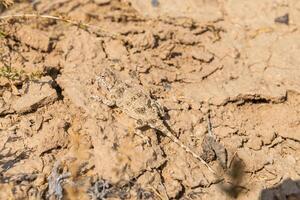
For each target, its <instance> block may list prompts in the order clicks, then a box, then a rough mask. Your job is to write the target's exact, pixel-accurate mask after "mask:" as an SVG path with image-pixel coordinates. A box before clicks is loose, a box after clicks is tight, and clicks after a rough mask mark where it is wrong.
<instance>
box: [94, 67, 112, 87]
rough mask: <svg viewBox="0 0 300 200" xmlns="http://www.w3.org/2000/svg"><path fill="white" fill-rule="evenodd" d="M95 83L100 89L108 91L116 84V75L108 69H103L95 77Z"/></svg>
mask: <svg viewBox="0 0 300 200" xmlns="http://www.w3.org/2000/svg"><path fill="white" fill-rule="evenodd" d="M96 81H97V83H98V85H99V86H100V87H104V88H105V89H107V90H110V89H112V88H113V87H114V85H115V84H116V81H117V79H116V74H115V73H114V72H113V71H112V70H111V69H108V68H105V69H104V70H103V71H102V72H101V73H100V74H99V75H98V76H97V77H96Z"/></svg>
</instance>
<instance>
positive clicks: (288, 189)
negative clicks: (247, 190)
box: [259, 178, 300, 200]
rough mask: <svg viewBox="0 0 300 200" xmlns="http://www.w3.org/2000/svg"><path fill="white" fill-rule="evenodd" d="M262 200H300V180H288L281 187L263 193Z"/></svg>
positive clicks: (265, 190)
mask: <svg viewBox="0 0 300 200" xmlns="http://www.w3.org/2000/svg"><path fill="white" fill-rule="evenodd" d="M259 199H260V200H298V199H300V180H296V181H293V180H292V179H290V178H288V179H285V180H284V181H283V182H282V183H281V184H280V185H278V186H276V187H273V188H267V189H264V190H262V191H261V193H260V198H259Z"/></svg>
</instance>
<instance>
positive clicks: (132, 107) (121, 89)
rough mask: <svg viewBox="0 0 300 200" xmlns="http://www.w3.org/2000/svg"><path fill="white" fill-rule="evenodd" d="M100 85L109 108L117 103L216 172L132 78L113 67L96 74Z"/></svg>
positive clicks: (98, 85) (123, 110) (133, 116)
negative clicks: (174, 130) (124, 77)
mask: <svg viewBox="0 0 300 200" xmlns="http://www.w3.org/2000/svg"><path fill="white" fill-rule="evenodd" d="M96 84H97V87H98V88H100V89H101V91H102V92H104V94H106V96H105V97H104V98H103V97H102V96H101V97H99V96H98V97H97V99H98V100H100V101H101V102H102V103H104V104H106V105H107V106H109V107H113V106H116V107H118V108H119V109H121V111H122V112H124V113H125V114H127V115H128V116H129V117H130V118H133V119H134V120H136V124H137V127H136V128H137V130H139V129H141V128H143V127H145V126H148V127H150V128H152V129H154V130H157V131H160V132H161V133H162V134H164V135H165V136H167V137H168V138H170V139H171V141H173V142H174V143H176V144H177V145H178V146H179V147H181V148H182V149H183V150H184V151H185V152H187V153H189V154H191V155H192V156H193V157H194V158H196V159H197V160H199V161H200V162H201V163H203V164H204V165H205V166H206V167H207V168H208V169H209V170H210V171H211V172H212V173H214V174H216V172H215V171H214V170H213V169H212V168H211V167H210V166H209V165H208V163H207V162H205V161H204V160H203V159H202V158H201V157H200V156H199V155H198V154H197V153H195V152H194V151H192V150H191V149H190V148H189V147H188V146H186V145H185V144H183V143H182V142H181V141H180V140H179V139H178V138H177V137H176V136H175V135H173V133H172V131H171V130H170V129H169V128H168V126H167V125H166V122H165V120H164V119H163V118H164V116H165V112H164V108H163V107H162V106H161V105H160V104H159V103H158V102H157V101H155V100H154V99H153V98H151V96H150V94H149V93H147V92H145V89H144V88H143V87H142V86H141V85H138V84H135V85H134V84H132V83H130V82H129V81H128V80H127V81H122V80H120V78H119V77H118V76H117V74H116V72H115V71H114V70H113V69H110V68H104V70H103V71H102V72H101V73H100V74H99V75H97V76H96Z"/></svg>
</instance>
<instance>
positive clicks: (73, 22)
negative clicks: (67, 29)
mask: <svg viewBox="0 0 300 200" xmlns="http://www.w3.org/2000/svg"><path fill="white" fill-rule="evenodd" d="M0 1H1V0H0ZM10 18H44V19H52V20H57V21H62V22H66V23H68V24H71V25H74V26H77V27H79V28H81V29H84V30H87V29H88V28H94V29H98V30H99V29H100V30H101V31H102V32H105V33H106V34H108V36H111V37H115V36H117V35H116V34H111V33H110V32H109V31H105V30H103V29H102V28H101V27H100V26H97V25H91V24H87V23H83V22H78V21H75V20H71V19H67V18H65V17H60V16H53V15H39V14H33V13H31V14H23V13H22V14H13V15H3V16H0V20H5V19H10Z"/></svg>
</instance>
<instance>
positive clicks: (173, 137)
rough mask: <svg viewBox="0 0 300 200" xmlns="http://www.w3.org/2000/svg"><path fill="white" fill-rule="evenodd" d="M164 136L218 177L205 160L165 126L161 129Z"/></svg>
mask: <svg viewBox="0 0 300 200" xmlns="http://www.w3.org/2000/svg"><path fill="white" fill-rule="evenodd" d="M159 130H160V131H161V132H162V133H163V134H165V135H166V136H167V137H168V138H170V139H171V140H172V141H173V142H175V143H176V144H177V145H179V146H180V147H181V148H182V149H183V150H184V151H186V152H187V153H190V154H191V155H192V156H193V157H194V158H196V159H198V160H199V161H200V162H201V163H203V164H204V165H205V166H206V167H207V168H208V170H209V171H211V172H212V173H213V174H215V175H217V173H216V172H215V171H214V170H213V169H212V168H211V167H210V166H209V165H208V163H207V162H205V160H203V159H202V158H201V157H200V156H199V155H198V154H196V153H195V152H194V151H192V150H191V149H190V148H189V147H188V146H186V145H185V144H183V143H182V142H181V141H180V140H179V139H178V138H177V137H176V136H175V135H173V134H172V133H171V131H170V130H168V129H167V128H166V127H165V126H163V128H160V129H159Z"/></svg>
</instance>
